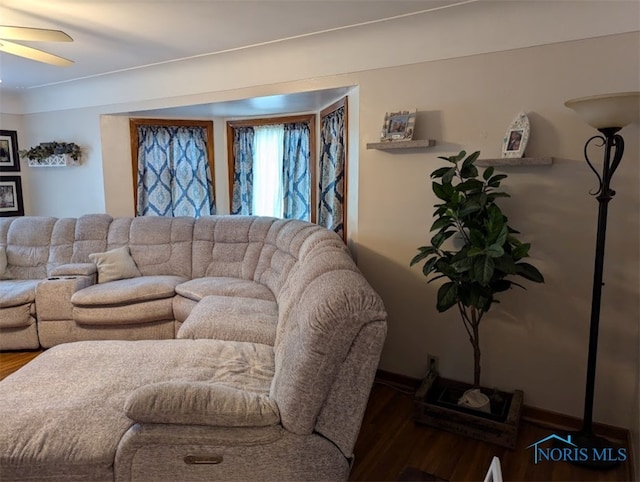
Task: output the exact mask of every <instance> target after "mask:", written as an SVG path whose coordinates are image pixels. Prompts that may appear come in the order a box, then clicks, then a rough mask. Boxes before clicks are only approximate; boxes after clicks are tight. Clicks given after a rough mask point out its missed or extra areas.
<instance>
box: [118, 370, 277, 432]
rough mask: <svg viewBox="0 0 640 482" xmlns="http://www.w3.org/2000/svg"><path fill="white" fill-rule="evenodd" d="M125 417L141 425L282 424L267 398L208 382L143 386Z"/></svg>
mask: <svg viewBox="0 0 640 482" xmlns="http://www.w3.org/2000/svg"><path fill="white" fill-rule="evenodd" d="M125 413H126V414H127V416H128V417H129V418H130V419H132V420H134V421H136V422H142V423H163V424H165V423H168V424H183V425H211V426H216V427H265V426H268V425H275V424H277V423H279V422H280V412H279V410H278V406H277V404H276V402H275V401H274V400H273V399H271V398H269V396H268V395H260V394H258V393H254V392H246V391H244V390H238V389H236V388H231V387H227V386H224V385H219V384H213V383H206V382H182V381H169V382H160V383H152V384H149V385H144V386H142V387H140V388H138V389H136V390H134V391H133V392H132V393H131V394H130V395H129V397H128V398H127V400H126V402H125Z"/></svg>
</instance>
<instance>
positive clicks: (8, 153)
mask: <svg viewBox="0 0 640 482" xmlns="http://www.w3.org/2000/svg"><path fill="white" fill-rule="evenodd" d="M19 170H20V159H19V158H18V133H17V132H16V131H5V130H0V172H6V171H16V172H17V171H19Z"/></svg>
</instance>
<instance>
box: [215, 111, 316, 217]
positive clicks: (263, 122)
mask: <svg viewBox="0 0 640 482" xmlns="http://www.w3.org/2000/svg"><path fill="white" fill-rule="evenodd" d="M296 122H307V123H308V124H309V132H310V134H311V136H310V138H309V151H310V156H309V164H310V166H309V171H310V173H311V209H310V212H311V222H312V223H315V222H316V219H317V216H316V209H314V207H315V206H316V202H317V201H316V200H317V190H318V188H317V186H316V169H317V160H316V159H317V157H318V156H317V151H316V145H317V144H316V137H317V132H316V115H315V114H303V115H294V116H281V117H264V118H260V119H238V120H231V121H227V165H228V172H229V210H231V206H232V205H233V174H234V171H235V162H234V157H233V139H234V137H235V136H234V129H235V128H237V127H256V126H267V125H274V124H293V123H296Z"/></svg>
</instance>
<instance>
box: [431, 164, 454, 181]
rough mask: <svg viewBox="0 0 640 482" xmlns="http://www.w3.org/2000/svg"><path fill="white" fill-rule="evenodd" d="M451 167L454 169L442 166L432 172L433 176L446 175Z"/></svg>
mask: <svg viewBox="0 0 640 482" xmlns="http://www.w3.org/2000/svg"><path fill="white" fill-rule="evenodd" d="M451 169H453V168H452V167H440V168H438V169H436V170H435V171H433V172H432V173H431V178H432V179H434V178H440V177H442V176H444V175H445V174H446V173H447V172H449V171H450V170H451Z"/></svg>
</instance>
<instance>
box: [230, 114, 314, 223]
mask: <svg viewBox="0 0 640 482" xmlns="http://www.w3.org/2000/svg"><path fill="white" fill-rule="evenodd" d="M227 136H228V137H227V139H228V149H229V152H228V157H229V186H230V190H229V191H230V201H231V202H230V204H231V214H245V215H249V214H254V215H262V216H274V217H281V218H285V219H301V220H305V221H311V222H315V219H316V215H315V214H316V213H315V209H313V208H312V207H313V206H314V205H315V197H316V193H315V190H314V189H312V186H314V184H315V169H316V162H315V116H314V115H305V116H291V117H279V118H271V119H251V120H245V121H230V122H228V123H227Z"/></svg>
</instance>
